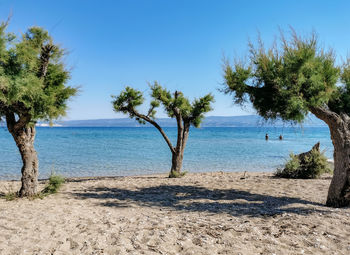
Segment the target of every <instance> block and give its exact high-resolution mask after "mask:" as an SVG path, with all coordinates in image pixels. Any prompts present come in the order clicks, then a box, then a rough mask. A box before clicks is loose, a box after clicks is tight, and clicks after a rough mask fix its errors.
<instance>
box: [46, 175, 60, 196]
mask: <svg viewBox="0 0 350 255" xmlns="http://www.w3.org/2000/svg"><path fill="white" fill-rule="evenodd" d="M63 183H64V178H63V177H62V176H60V175H56V174H55V173H52V174H51V175H50V178H49V183H48V184H47V186H46V187H45V188H44V190H43V191H42V192H41V194H42V195H44V196H46V195H50V194H54V193H57V191H58V190H59V188H60V187H61V186H62V184H63Z"/></svg>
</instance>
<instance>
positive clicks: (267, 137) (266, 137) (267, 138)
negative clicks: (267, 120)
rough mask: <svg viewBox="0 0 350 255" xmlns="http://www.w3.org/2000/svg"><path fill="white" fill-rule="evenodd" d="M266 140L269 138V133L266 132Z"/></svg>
mask: <svg viewBox="0 0 350 255" xmlns="http://www.w3.org/2000/svg"><path fill="white" fill-rule="evenodd" d="M265 140H266V141H267V140H269V135H268V134H267V133H266V135H265Z"/></svg>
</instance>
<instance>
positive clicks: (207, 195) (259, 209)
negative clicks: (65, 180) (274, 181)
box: [72, 185, 331, 217]
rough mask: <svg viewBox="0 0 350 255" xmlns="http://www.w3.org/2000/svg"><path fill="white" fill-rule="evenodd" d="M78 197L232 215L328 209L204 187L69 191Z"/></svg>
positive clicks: (114, 204) (104, 202)
mask: <svg viewBox="0 0 350 255" xmlns="http://www.w3.org/2000/svg"><path fill="white" fill-rule="evenodd" d="M72 195H73V196H76V197H78V198H80V199H96V200H99V201H100V202H101V204H102V205H104V206H108V207H129V206H130V205H131V204H135V203H136V204H137V205H139V206H145V207H155V208H159V209H161V210H167V209H168V210H169V209H170V210H178V211H191V212H208V213H227V214H230V215H232V216H241V215H247V216H251V217H262V216H273V215H278V214H283V213H290V214H301V215H306V214H309V213H314V212H318V213H330V212H331V209H330V208H328V207H325V206H324V205H322V204H320V203H315V202H311V201H307V200H303V199H299V198H293V197H286V196H284V197H274V196H270V195H262V194H253V193H250V192H247V191H240V190H234V189H231V190H221V189H215V190H210V189H206V188H204V187H196V186H182V185H160V186H155V187H149V188H142V189H139V190H136V191H133V190H127V189H118V188H94V189H90V190H86V191H85V192H84V193H75V192H74V193H72Z"/></svg>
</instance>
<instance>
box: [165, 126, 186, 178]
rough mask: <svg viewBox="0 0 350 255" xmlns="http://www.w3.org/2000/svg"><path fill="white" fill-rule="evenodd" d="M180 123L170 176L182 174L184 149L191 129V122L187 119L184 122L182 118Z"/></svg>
mask: <svg viewBox="0 0 350 255" xmlns="http://www.w3.org/2000/svg"><path fill="white" fill-rule="evenodd" d="M180 121H181V122H180V124H179V125H178V135H177V145H176V148H175V151H174V152H173V153H172V160H171V170H170V174H169V177H170V178H174V177H175V178H176V177H180V176H181V169H182V162H183V158H184V151H185V147H186V143H187V139H188V134H189V131H190V123H188V122H187V121H184V122H182V119H180Z"/></svg>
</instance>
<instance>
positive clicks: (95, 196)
mask: <svg viewBox="0 0 350 255" xmlns="http://www.w3.org/2000/svg"><path fill="white" fill-rule="evenodd" d="M242 176H243V173H222V172H218V173H203V174H188V175H186V176H185V177H184V178H181V179H168V178H166V175H152V176H140V177H121V178H100V179H95V180H82V179H76V180H72V181H70V182H68V183H66V184H65V185H64V186H63V188H62V190H61V191H60V192H59V193H58V194H55V195H52V196H49V197H46V198H44V199H42V200H41V199H36V200H28V199H21V200H15V201H5V199H0V231H1V232H0V233H1V234H0V254H210V255H213V254H350V208H345V209H333V208H328V207H325V206H324V203H325V199H326V195H327V189H328V185H329V183H330V178H329V177H324V178H322V179H318V180H287V179H274V178H272V175H271V174H269V173H248V175H247V178H246V179H240V177H242ZM18 185H19V183H18V182H16V183H14V182H0V191H2V192H4V191H7V190H9V189H16V188H18ZM41 185H42V184H41ZM10 186H12V188H10Z"/></svg>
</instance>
